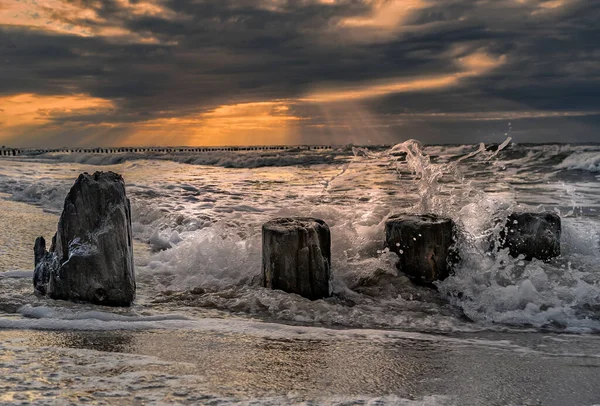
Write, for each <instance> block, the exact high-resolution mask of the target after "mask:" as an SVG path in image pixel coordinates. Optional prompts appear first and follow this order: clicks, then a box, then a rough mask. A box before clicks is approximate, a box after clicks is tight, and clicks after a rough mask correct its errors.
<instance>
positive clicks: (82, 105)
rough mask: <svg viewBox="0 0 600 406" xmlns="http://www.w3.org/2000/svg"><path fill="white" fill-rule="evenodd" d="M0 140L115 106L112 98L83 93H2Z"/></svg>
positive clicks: (0, 103)
mask: <svg viewBox="0 0 600 406" xmlns="http://www.w3.org/2000/svg"><path fill="white" fill-rule="evenodd" d="M0 106H1V107H0V140H2V139H9V137H10V138H15V136H17V135H18V134H24V133H27V132H28V131H32V130H35V129H39V128H40V127H42V126H44V125H52V122H53V121H54V120H55V119H58V118H61V117H65V116H68V117H73V116H77V115H87V114H98V113H101V112H104V113H106V112H108V111H110V110H111V109H113V108H114V105H113V104H112V102H110V101H109V100H105V99H101V98H97V97H90V96H86V95H83V94H76V95H68V96H43V95H37V94H32V93H24V94H18V95H13V96H4V97H0Z"/></svg>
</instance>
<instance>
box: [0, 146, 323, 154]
mask: <svg viewBox="0 0 600 406" xmlns="http://www.w3.org/2000/svg"><path fill="white" fill-rule="evenodd" d="M333 148H334V147H333V146H331V145H303V146H291V145H279V146H274V145H270V146H246V147H241V146H238V147H197V148H189V147H123V148H6V147H2V148H0V157H7V156H19V155H41V154H51V153H56V154H122V153H146V152H154V153H164V154H170V153H201V152H215V151H287V150H331V149H333Z"/></svg>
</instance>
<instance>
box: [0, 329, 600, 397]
mask: <svg viewBox="0 0 600 406" xmlns="http://www.w3.org/2000/svg"><path fill="white" fill-rule="evenodd" d="M270 328H273V327H272V325H265V329H266V330H265V332H267V331H268V329H270ZM347 333H349V332H347ZM268 336H270V335H268ZM268 336H256V335H249V334H243V333H217V332H212V331H199V330H198V331H190V330H172V331H166V330H155V331H145V332H124V331H118V332H85V331H82V332H72V331H71V332H53V331H46V332H41V331H38V332H35V331H28V330H27V331H15V330H4V331H0V373H1V375H2V376H4V377H5V378H0V388H1V389H3V390H4V393H5V395H4V397H3V398H2V399H3V400H6V399H8V398H6V396H9V395H6V394H7V393H8V394H10V399H13V400H14V399H17V400H18V399H20V398H22V399H26V400H27V399H28V400H30V401H31V400H34V399H37V398H39V397H40V396H44V395H43V393H46V394H47V396H51V395H52V396H54V397H56V396H57V394H60V396H61V397H69V396H70V398H69V399H71V400H73V399H74V400H75V401H79V400H81V399H79V397H78V396H82V395H81V394H80V393H79V392H77V390H79V391H80V392H81V390H83V389H85V391H84V392H85V397H87V398H90V399H96V398H100V397H107V396H109V397H110V396H112V397H111V401H116V400H119V401H124V402H127V401H132V400H135V399H141V400H151V401H166V402H168V401H174V399H179V400H182V401H183V400H185V402H188V403H194V402H201V403H202V402H204V401H207V400H208V399H216V398H219V399H238V400H239V399H248V398H252V399H255V400H256V399H263V400H264V399H269V402H270V404H278V403H281V402H284V403H294V402H298V401H302V400H309V399H311V400H315V399H316V400H322V399H329V400H331V399H333V398H334V397H336V396H346V397H347V399H358V398H359V397H361V396H367V397H368V396H387V395H389V396H397V397H400V398H402V399H423V398H425V397H427V396H441V397H443V399H446V400H447V399H454V400H460V402H459V403H460V404H549V405H562V404H591V403H593V402H594V401H595V400H597V389H596V386H597V385H596V382H597V370H598V367H600V357H597V356H596V355H595V353H596V349H597V348H598V340H599V339H598V338H597V337H594V336H565V337H564V338H557V337H556V336H552V335H550V336H546V335H543V334H536V333H529V334H510V333H482V334H473V333H471V334H466V335H465V334H463V335H456V336H433V335H419V336H415V337H414V338H402V337H395V338H391V337H388V338H384V337H379V338H374V337H377V336H373V338H371V339H369V338H366V337H365V336H361V337H359V336H356V337H355V338H354V337H351V339H348V338H347V337H346V338H345V339H340V338H338V337H337V335H336V334H335V331H334V330H331V331H330V333H326V337H324V338H323V339H302V338H297V337H294V338H281V337H279V338H275V337H268ZM350 336H351V334H350ZM22 381H26V382H33V384H30V385H22V384H21V383H20V382H22ZM32 388H33V389H32ZM78 388H79V389H78ZM41 391H45V392H43V393H42V392H41ZM53 391H54V392H53ZM56 391H59V392H56ZM290 394H293V398H289V396H290ZM274 397H285V398H281V399H280V398H274ZM282 399H283V400H282ZM290 399H291V400H290ZM436 399H437V398H436ZM438 400H439V399H438ZM6 401H8V400H6ZM185 402H184V403H185ZM269 402H266V403H269ZM117 403H118V402H117ZM436 404H439V403H436ZM444 404H446V403H444Z"/></svg>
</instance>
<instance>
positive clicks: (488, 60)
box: [301, 53, 505, 103]
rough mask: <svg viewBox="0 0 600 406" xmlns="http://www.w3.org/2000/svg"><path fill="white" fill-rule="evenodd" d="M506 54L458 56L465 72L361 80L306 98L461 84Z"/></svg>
mask: <svg viewBox="0 0 600 406" xmlns="http://www.w3.org/2000/svg"><path fill="white" fill-rule="evenodd" d="M504 61H505V57H504V56H501V57H499V58H497V59H494V58H492V57H490V56H489V55H487V54H484V53H474V54H471V55H467V56H464V57H459V58H457V59H456V62H457V64H458V65H459V66H460V67H461V69H462V70H461V71H459V72H457V73H451V74H447V75H433V76H428V77H427V76H424V77H417V78H415V77H413V78H397V79H389V80H383V81H377V82H371V83H361V84H359V85H353V86H352V87H342V88H337V89H328V90H320V91H316V92H313V93H310V94H309V95H307V96H306V97H304V98H302V99H301V100H302V101H306V102H313V103H331V102H344V101H348V100H357V99H367V98H374V97H380V96H385V95H388V94H392V93H402V92H416V91H428V90H435V89H443V88H446V87H450V86H454V85H457V84H458V83H459V82H460V80H462V79H465V78H468V77H472V76H477V75H481V74H484V73H486V72H488V71H490V70H492V69H494V68H495V67H497V66H499V65H501V64H502V63H504Z"/></svg>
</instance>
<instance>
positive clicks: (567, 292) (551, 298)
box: [0, 140, 600, 331]
mask: <svg viewBox="0 0 600 406" xmlns="http://www.w3.org/2000/svg"><path fill="white" fill-rule="evenodd" d="M509 142H510V140H507V141H505V142H504V143H502V144H501V145H500V146H498V147H497V149H495V150H488V149H487V148H486V146H485V145H484V144H479V145H476V146H455V147H445V146H444V147H442V146H440V147H423V146H422V145H421V144H420V143H419V142H418V141H415V140H409V141H407V142H405V143H402V144H398V145H396V146H394V147H392V148H389V149H385V150H383V149H377V148H361V147H354V148H346V149H344V150H336V151H334V152H333V153H326V155H323V156H321V155H319V154H318V153H316V152H315V153H311V154H312V155H307V153H302V154H304V155H306V156H305V157H304V158H302V159H304V161H303V162H308V161H309V162H316V163H314V164H313V165H312V166H274V167H270V166H263V167H256V165H255V162H257V161H256V160H257V157H251V156H248V157H246V158H245V157H244V156H243V155H239V156H238V155H235V156H234V154H233V155H232V158H231V159H235V160H236V162H237V164H239V166H240V167H241V168H244V169H229V168H223V167H214V166H206V165H196V164H194V163H191V164H182V163H176V162H169V161H166V160H160V161H159V160H154V159H153V158H152V157H148V158H147V159H146V160H140V159H137V160H135V161H132V162H123V163H119V164H117V165H110V166H108V167H102V168H97V167H90V166H89V165H88V164H80V163H77V164H75V163H60V162H57V161H56V159H54V160H53V161H51V162H37V163H31V162H19V161H16V160H15V161H13V160H11V161H7V165H3V166H2V168H0V191H3V192H6V193H9V194H10V195H11V196H12V198H13V199H15V200H22V201H27V202H28V203H34V204H39V205H41V206H42V207H44V208H45V209H46V210H50V211H53V212H54V211H56V209H57V208H60V206H61V201H62V199H63V198H64V194H65V193H66V191H67V190H68V188H69V187H70V184H72V179H73V178H74V177H75V176H76V174H77V173H79V172H81V171H84V170H87V171H90V170H91V171H93V170H97V169H103V170H114V171H117V172H121V173H123V175H124V177H125V179H126V180H127V182H128V185H127V187H128V194H129V195H130V197H131V200H132V211H133V215H134V224H133V226H134V234H135V238H136V239H137V241H138V242H140V243H144V244H149V246H150V247H151V248H152V249H153V250H154V252H152V251H151V250H147V252H146V251H143V250H138V251H136V266H137V271H138V280H139V287H140V291H139V293H140V294H139V296H138V297H139V301H138V303H139V305H140V306H142V307H144V308H149V309H152V310H153V311H155V310H157V309H161V310H160V311H162V309H163V308H167V309H175V311H177V312H179V311H180V310H181V307H182V306H183V305H184V304H185V306H186V308H188V305H189V307H191V308H195V309H197V308H202V309H207V308H208V309H218V310H225V311H227V312H235V313H241V314H245V315H251V316H260V317H267V318H273V319H276V320H285V321H293V322H297V323H322V324H327V325H341V326H353V327H369V328H371V327H386V328H402V329H410V328H414V329H418V330H434V331H440V330H442V331H448V330H457V329H463V328H467V329H468V328H470V327H469V326H470V324H466V323H465V322H464V320H463V319H461V318H460V316H461V314H462V313H464V314H466V315H467V316H468V317H469V318H470V319H471V320H475V321H477V322H478V324H477V328H480V327H481V325H487V326H489V325H491V324H492V323H493V324H496V323H499V324H511V325H533V326H537V327H548V326H550V327H553V328H561V329H563V328H565V329H568V330H576V331H579V330H585V329H592V330H600V321H599V320H598V319H599V318H598V314H599V313H600V311H599V309H600V294H599V293H600V288H599V285H598V283H599V280H600V277H598V273H597V272H596V269H597V267H596V264H597V263H598V260H599V259H600V255H599V253H598V247H599V245H600V244H599V238H598V232H597V231H596V230H599V229H600V227H599V225H600V224H599V220H598V216H596V217H584V216H583V213H588V214H589V213H592V215H593V213H594V212H593V211H591V210H596V206H594V203H593V202H594V199H595V196H597V195H598V193H599V191H600V188H597V187H596V186H595V185H596V184H597V183H598V182H597V180H596V179H595V178H594V177H593V176H594V175H593V174H594V173H595V172H594V171H593V170H592V171H590V172H589V173H590V175H585V174H583V175H582V174H581V173H579V172H577V173H575V174H574V172H573V171H575V170H580V169H565V168H561V165H562V166H563V167H564V166H568V167H569V168H571V167H574V164H572V162H573V161H575V160H576V157H577V154H580V152H581V151H583V152H584V153H587V154H599V153H600V152H597V151H596V150H594V149H593V148H591V147H585V148H587V149H585V148H584V147H577V148H570V149H568V148H565V147H555V146H542V147H535V148H524V147H518V146H514V145H513V146H511V147H510V148H508V146H509ZM304 155H303V156H304ZM323 157H326V159H324V158H323ZM138 158H139V157H138ZM272 158H273V159H280V160H283V161H284V164H285V165H287V163H289V162H295V160H296V159H297V158H296V157H295V156H294V155H293V154H292V153H289V156H288V155H286V156H283V157H281V158H278V157H275V156H273V157H272ZM244 159H245V160H244ZM586 159H587V158H586ZM332 160H333V161H332ZM208 161H210V159H209V158H208V157H206V158H204V161H203V162H208ZM567 161H568V162H567ZM565 162H566V163H565ZM586 162H587V161H586ZM271 163H272V161H269V162H268V163H266V164H265V165H271ZM567 164H568V165H567ZM28 166H32V167H33V166H35V168H33V169H32V170H25V169H26V168H27V167H28ZM523 168H525V169H523ZM548 168H550V169H548ZM575 175H577V176H579V177H582V176H588V177H587V178H585V179H587V180H588V182H587V183H585V184H582V183H576V182H574V181H573V180H572V179H573V178H574V176H575ZM594 182H596V183H594ZM524 196H525V197H524ZM586 199H587V200H586ZM573 207H578V210H576V211H575V210H573V214H572V216H569V217H567V218H563V235H562V251H563V256H562V257H561V258H558V259H557V260H556V261H553V262H549V263H544V262H541V261H537V260H533V261H524V260H523V259H519V258H512V257H510V256H509V255H508V253H507V252H504V251H499V252H494V253H490V246H491V245H493V244H494V241H495V240H496V239H497V238H499V235H500V231H501V230H502V226H503V224H505V220H506V218H507V216H508V215H509V214H510V213H511V212H512V211H514V210H516V209H526V210H528V211H539V210H543V209H546V210H547V209H550V210H553V209H556V210H560V211H561V212H564V213H566V212H567V211H569V210H572V209H573ZM397 212H409V213H411V212H412V213H421V212H432V213H436V214H439V215H443V216H447V217H451V218H452V219H453V220H454V221H455V223H456V224H457V225H458V230H459V233H458V240H457V248H458V249H459V250H460V252H461V263H460V264H459V265H458V267H457V268H456V271H455V274H454V275H453V276H451V277H450V278H448V279H447V280H445V281H443V282H441V283H439V284H438V289H439V290H438V291H432V290H427V289H423V288H419V287H415V286H413V285H412V284H411V283H410V282H409V281H408V279H407V278H405V277H404V276H403V275H401V274H398V271H397V270H396V268H395V262H396V261H397V258H396V256H395V254H393V253H390V252H389V251H385V250H382V247H383V236H384V232H383V224H384V222H385V219H386V218H387V217H388V216H389V214H392V213H397ZM598 212H599V213H600V207H598ZM293 215H308V216H315V217H320V218H322V219H324V220H325V221H326V222H327V223H328V224H329V225H330V228H331V233H332V265H333V270H334V292H335V296H334V297H333V298H331V299H327V300H320V301H315V302H310V301H307V300H305V299H303V298H300V297H298V296H295V295H288V294H284V293H282V292H277V291H269V290H266V289H263V288H261V287H259V286H257V284H256V276H257V275H259V274H260V271H261V268H260V267H261V257H260V226H261V224H262V223H263V222H264V221H266V220H268V219H270V218H272V217H277V216H293ZM24 228H27V227H24ZM8 234H10V232H9V233H8ZM34 238H35V236H31V237H28V241H29V240H31V241H33V239H34ZM24 262H26V263H27V264H28V263H29V262H27V261H24ZM25 266H27V265H24V267H25ZM14 269H15V268H11V269H7V270H14ZM4 283H5V284H9V285H10V286H11V287H12V286H13V285H14V286H16V289H17V291H23V292H29V291H30V287H29V286H28V284H27V286H25V285H24V287H23V288H21V287H19V286H21V285H20V284H19V283H20V282H19V281H18V280H12V279H11V280H8V279H6V280H5V281H4ZM5 291H6V292H9V291H12V292H13V293H14V292H15V290H14V289H12V290H11V289H5ZM12 296H13V297H14V294H12ZM4 299H6V300H7V301H12V302H11V303H13V302H14V303H15V306H16V304H17V303H27V302H30V299H31V298H30V297H28V296H24V297H23V298H21V299H19V300H14V298H13V299H11V298H9V297H8V296H6V297H4V296H2V295H0V302H2V300H4ZM450 304H451V305H450ZM11 306H12V305H11Z"/></svg>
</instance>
